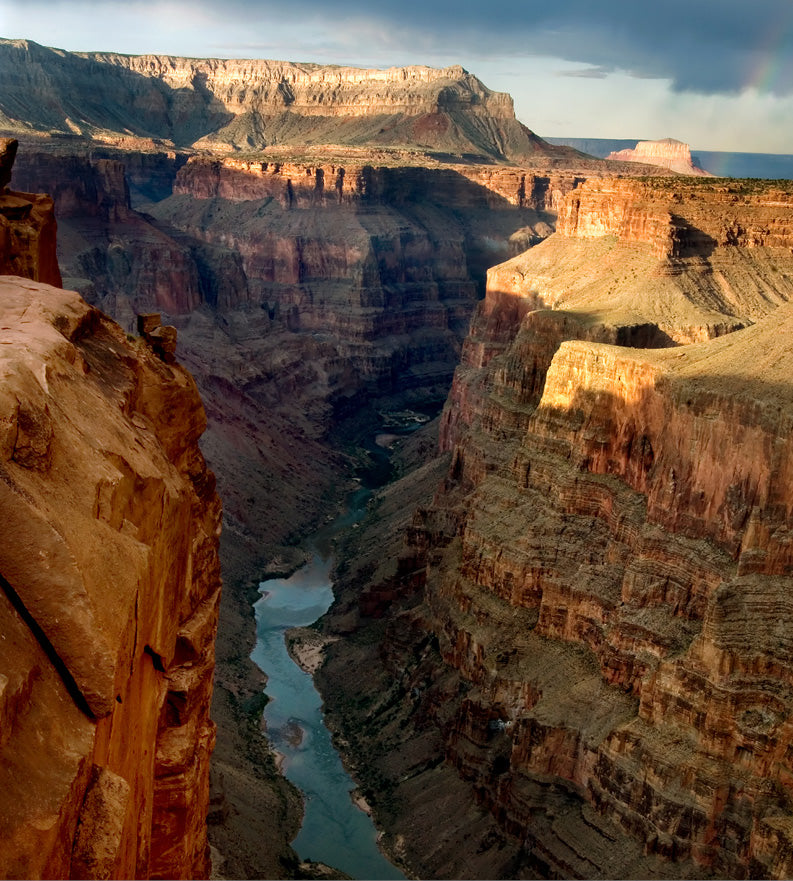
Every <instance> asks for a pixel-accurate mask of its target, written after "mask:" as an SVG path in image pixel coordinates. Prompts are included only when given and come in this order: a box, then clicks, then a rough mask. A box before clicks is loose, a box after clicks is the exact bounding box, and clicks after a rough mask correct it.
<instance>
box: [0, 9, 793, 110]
mask: <svg viewBox="0 0 793 881" xmlns="http://www.w3.org/2000/svg"><path fill="white" fill-rule="evenodd" d="M23 2H24V8H25V9H26V10H28V11H30V10H32V9H36V8H38V9H39V10H44V9H46V8H47V7H52V6H57V5H58V0H11V5H17V6H19V7H20V8H21V7H22V4H23ZM63 2H64V0H61V5H62V4H63ZM3 3H5V4H6V5H8V3H9V0H0V6H2V4H3ZM133 4H134V5H135V6H136V7H138V8H139V9H140V12H141V14H143V15H144V19H145V17H147V16H148V15H149V14H150V12H151V10H152V9H153V8H157V7H167V8H169V9H174V10H176V9H179V10H181V13H180V19H181V21H182V22H184V23H185V24H187V25H189V23H190V22H191V19H192V18H194V17H195V16H196V15H197V14H199V13H201V14H202V15H203V16H205V17H214V18H215V20H216V22H217V24H218V26H220V25H221V24H222V25H223V26H225V27H226V29H227V30H228V29H229V28H230V26H231V24H233V23H234V22H235V21H236V22H237V23H238V24H239V27H240V28H242V27H243V26H244V29H245V32H246V33H247V37H243V38H242V39H240V40H234V39H231V40H226V41H225V44H226V45H233V44H236V43H248V44H250V45H257V44H261V45H263V46H271V45H272V46H275V45H277V44H278V41H277V40H274V39H271V36H270V35H271V33H272V32H273V31H274V30H279V31H281V32H283V31H285V30H286V29H287V28H288V29H289V30H290V32H291V33H293V35H294V44H293V45H294V52H293V53H292V54H293V55H295V56H297V55H302V56H306V53H307V51H312V52H316V53H317V54H321V55H323V56H325V57H330V56H331V55H333V54H334V53H340V52H346V53H347V58H346V59H345V60H347V61H349V62H351V63H354V62H355V60H356V55H357V56H361V55H365V56H367V57H368V58H372V57H375V56H376V57H378V58H382V59H383V61H382V64H383V65H389V64H401V63H405V62H406V60H408V59H409V60H412V61H415V60H417V56H418V55H422V56H423V60H426V61H427V62H428V63H435V59H438V61H439V63H448V61H446V60H445V59H454V58H458V57H467V58H471V59H476V58H477V57H480V58H492V57H494V56H495V55H499V56H500V57H502V58H510V57H512V58H519V57H532V56H534V57H537V56H544V57H548V58H551V57H553V58H561V59H563V60H565V61H568V62H571V63H573V64H576V65H581V68H580V70H579V71H578V72H572V73H569V72H568V74H567V75H568V76H578V77H588V78H598V77H601V76H602V75H603V74H604V73H608V72H610V71H614V70H621V71H625V72H627V73H629V74H630V75H632V76H634V77H639V78H658V79H663V80H667V81H668V82H669V83H670V84H671V88H672V89H673V90H674V91H677V92H699V93H704V94H737V93H740V92H741V91H743V90H744V89H745V88H747V87H749V86H753V87H755V88H756V89H757V90H758V91H759V92H761V93H768V94H777V95H784V94H793V3H791V0H753V2H752V4H751V6H750V7H747V4H746V0H664V2H658V0H655V2H649V3H648V2H642V0H598V2H597V3H594V2H592V0H554V2H553V3H548V0H492V2H490V3H482V2H481V0H476V2H471V0H333V2H328V0H290V2H288V3H284V2H283V0H226V2H225V3H223V4H222V5H220V4H217V3H216V2H215V0H192V2H189V3H188V2H187V0H148V2H146V3H142V2H135V0H131V2H130V0H95V2H93V3H92V4H91V6H92V8H93V9H94V10H95V11H96V13H97V14H98V15H100V14H106V15H112V13H113V10H116V11H118V10H120V9H121V8H122V7H129V6H131V5H133ZM306 32H310V33H311V36H310V37H303V36H301V35H302V34H305V33H306ZM323 32H324V33H325V34H326V38H325V42H323V41H322V39H320V38H318V37H317V34H320V33H323ZM340 60H341V59H340Z"/></svg>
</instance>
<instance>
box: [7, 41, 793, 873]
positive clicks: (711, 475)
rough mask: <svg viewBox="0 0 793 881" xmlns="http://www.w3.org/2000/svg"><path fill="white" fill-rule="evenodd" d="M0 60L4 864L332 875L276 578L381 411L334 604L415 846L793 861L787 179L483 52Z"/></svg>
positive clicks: (29, 50)
mask: <svg viewBox="0 0 793 881" xmlns="http://www.w3.org/2000/svg"><path fill="white" fill-rule="evenodd" d="M0 77H2V81H3V83H4V88H3V90H2V94H1V95H0V114H1V115H0V123H1V124H0V128H2V130H3V132H4V133H6V134H7V135H8V138H7V139H6V141H4V149H5V152H4V154H3V156H4V157H5V158H4V159H3V160H2V161H0V172H1V173H2V177H0V186H2V188H3V191H2V195H0V221H1V222H2V223H0V260H2V270H3V272H4V273H5V274H4V275H3V276H2V277H0V286H1V287H2V293H0V311H2V313H3V323H2V331H1V332H2V335H3V339H2V341H3V343H4V345H3V347H2V350H3V351H2V354H3V357H4V359H5V366H4V371H3V375H4V382H3V387H2V394H3V400H4V405H3V411H4V414H5V415H4V416H3V418H2V420H0V429H2V438H3V444H2V449H3V451H4V458H3V465H2V471H3V481H2V482H0V486H3V487H4V495H3V508H2V510H3V516H4V519H5V522H6V524H7V526H6V529H7V535H8V537H9V539H7V540H5V541H4V544H3V548H4V550H3V562H2V567H0V575H2V579H3V591H2V593H1V594H0V597H1V598H2V600H3V602H4V604H5V610H4V612H3V618H2V620H3V634H4V640H3V642H2V657H3V666H2V668H0V687H1V688H2V690H0V722H2V728H0V750H2V753H1V754H2V759H3V763H2V773H3V775H4V779H5V781H6V785H4V786H3V787H0V791H2V793H3V795H2V799H3V807H2V809H1V811H0V828H2V829H3V830H4V831H3V835H2V836H0V837H1V838H2V842H1V843H0V847H1V848H2V850H1V851H0V853H1V854H2V855H0V870H2V873H3V875H4V876H7V877H46V876H53V877H55V876H58V877H67V876H69V877H97V878H98V877H204V876H208V874H209V872H210V858H211V857H212V858H213V861H214V871H215V873H216V874H217V875H218V876H220V877H314V876H315V875H317V874H318V873H321V872H322V871H323V869H322V867H317V866H314V865H310V864H307V863H301V861H300V859H299V858H298V857H297V855H296V854H295V853H294V851H293V850H292V849H291V847H290V841H291V840H292V839H293V838H294V836H295V834H296V832H297V829H298V828H299V824H300V815H301V807H300V797H299V794H298V793H297V792H296V791H295V790H294V789H293V787H291V786H290V785H289V784H288V783H287V782H286V781H285V780H284V779H283V778H282V777H281V776H280V775H279V774H278V772H277V768H276V767H275V763H274V760H273V755H272V751H271V750H270V748H269V747H268V745H267V742H266V740H265V738H264V737H263V735H262V731H261V722H260V720H261V711H262V706H263V701H264V700H266V698H265V697H263V690H264V693H266V683H265V679H264V677H262V676H261V674H260V673H259V672H258V671H257V670H256V669H255V668H254V666H253V665H252V664H251V662H250V661H249V657H248V656H249V654H250V649H251V646H252V643H253V639H254V636H253V616H252V611H251V601H252V599H253V598H255V597H256V596H257V586H258V583H259V581H260V580H262V578H264V577H265V576H267V575H284V574H287V573H290V572H292V571H294V570H295V569H297V568H298V567H299V566H300V565H301V564H302V563H303V562H305V561H306V559H307V558H308V550H307V546H306V544H305V541H306V539H307V538H308V537H309V536H310V535H311V534H312V533H313V532H315V531H316V530H317V529H318V528H319V527H320V526H321V525H323V524H324V523H325V522H326V521H327V520H328V519H329V518H331V517H332V516H333V515H334V514H336V513H337V512H338V511H339V510H341V508H342V507H343V505H344V503H345V499H346V497H347V495H348V493H349V492H350V490H351V489H353V488H354V487H355V486H356V485H357V483H356V481H360V480H362V479H363V480H364V481H366V480H367V479H368V477H371V475H372V474H373V471H374V469H375V466H376V465H377V462H378V461H379V460H378V459H377V448H376V445H375V449H374V453H375V456H374V457H373V455H372V444H371V440H372V438H373V437H374V436H375V435H376V434H378V433H379V434H380V435H388V434H391V437H390V438H388V439H386V440H385V441H384V443H389V444H391V451H390V465H389V467H390V477H389V480H388V481H387V483H386V484H385V485H384V486H382V487H381V488H380V489H377V490H376V491H375V494H374V496H373V499H372V501H371V503H370V506H369V514H368V516H367V518H366V519H365V520H364V521H363V522H362V524H361V525H360V527H359V528H357V529H355V530H350V531H349V533H348V534H347V535H345V536H342V537H341V538H340V539H339V541H338V543H337V546H336V551H335V553H336V573H335V581H336V592H337V597H336V602H335V604H334V606H333V608H332V609H331V610H330V612H329V613H328V614H327V615H326V616H325V617H324V618H323V619H322V620H321V621H320V622H319V624H318V625H317V626H316V627H315V628H314V630H313V631H312V634H311V636H310V637H309V639H314V640H316V639H317V631H318V632H319V635H320V636H321V637H322V639H321V640H320V642H321V644H322V646H323V657H322V664H321V666H319V668H318V669H317V671H316V681H317V684H318V686H319V688H320V691H321V693H322V695H323V699H324V701H325V706H326V716H327V722H328V725H329V726H330V727H331V730H332V731H333V733H334V735H335V738H336V741H337V743H338V744H339V746H340V749H341V751H342V753H343V755H344V757H345V760H346V762H347V763H348V766H349V767H350V769H351V770H352V772H353V774H354V775H355V777H356V780H357V782H358V784H359V787H360V794H361V796H362V797H363V798H364V799H365V801H366V803H367V804H368V805H369V806H370V808H371V810H372V813H373V817H374V819H375V821H376V822H377V823H378V825H379V828H380V829H381V833H382V843H383V847H384V849H385V851H386V853H387V854H388V855H389V857H390V858H391V859H392V860H393V861H394V862H395V863H396V864H398V865H399V866H400V867H401V868H402V869H403V871H405V873H406V874H408V875H410V876H413V877H441V878H442V877H459V878H467V877H510V878H513V877H514V878H517V877H526V878H533V877H582V878H587V877H603V878H607V877H672V878H674V877H702V876H713V877H732V878H745V877H773V878H782V877H789V876H790V874H791V873H793V838H792V836H793V791H791V788H792V787H793V766H792V765H791V762H793V741H791V736H792V735H793V729H791V722H790V718H791V716H790V713H791V701H793V691H791V685H792V684H793V683H791V670H793V666H791V665H793V657H791V649H790V640H789V635H788V634H789V631H790V624H791V616H792V615H793V610H791V608H790V598H789V592H790V587H791V584H793V582H791V574H792V573H791V566H793V556H792V552H791V547H792V545H791V535H793V532H791V530H792V529H793V523H791V517H792V516H793V514H792V513H791V511H792V508H793V500H791V493H790V478H791V471H792V470H793V449H791V441H790V437H791V427H792V426H791V421H792V420H793V387H792V386H791V385H790V376H791V368H793V363H791V359H793V354H791V352H793V348H792V347H791V345H790V341H791V334H793V313H792V312H791V306H790V301H791V299H792V295H793V186H792V185H791V184H790V182H788V181H773V182H767V181H761V182H757V181H736V180H728V179H721V178H709V177H706V176H701V175H697V174H696V173H693V174H691V175H689V176H684V175H682V174H670V172H672V171H675V170H676V166H675V164H676V163H682V164H683V165H684V166H685V168H684V169H683V168H681V169H679V170H685V171H688V172H690V171H692V170H694V169H693V166H692V165H691V163H690V154H689V153H688V150H687V148H685V145H682V144H679V143H677V142H661V146H660V147H658V146H657V145H656V147H646V148H642V149H641V150H637V151H636V154H635V155H632V156H630V157H627V156H623V157H619V156H618V157H615V158H614V159H612V160H597V159H593V158H592V157H588V156H585V155H583V154H580V153H578V152H577V151H574V150H571V149H569V148H563V147H554V146H553V145H551V144H549V143H547V142H546V141H544V140H543V139H541V138H539V137H537V136H536V135H535V134H534V133H533V132H532V131H530V130H529V129H528V128H527V127H526V126H524V125H523V124H522V123H520V122H519V121H518V120H517V119H516V118H515V115H514V110H513V107H512V102H511V99H510V98H509V96H507V95H505V94H503V93H498V92H493V91H491V90H490V89H488V88H487V87H486V86H485V85H484V84H483V83H482V82H481V81H479V80H478V79H477V78H476V77H474V76H472V75H471V74H470V73H468V72H467V71H465V70H464V69H463V68H462V67H459V66H450V67H447V68H444V69H433V68H428V67H423V66H411V67H406V68H391V69H389V70H359V69H355V68H341V67H333V66H322V65H316V64H293V63H288V62H259V61H234V60H218V59H186V58H179V57H176V56H156V55H148V56H128V55H120V54H116V53H111V52H90V53H87V52H86V53H72V52H65V51H63V50H55V49H50V48H47V47H44V46H40V45H38V44H37V43H34V42H32V41H25V40H2V41H0ZM96 94H101V95H102V96H104V99H105V100H102V101H97V100H95V99H94V96H95V95H96ZM12 138H13V140H12ZM17 143H18V146H17ZM659 156H660V158H661V160H663V161H666V162H667V165H666V166H664V165H659V164H658V163H657V161H656V162H652V161H650V160H658V158H659ZM643 158H644V159H646V160H647V164H643V163H642V161H641V160H642V159H643ZM670 163H671V164H670ZM694 171H695V170H694ZM11 187H13V188H11ZM32 194H47V195H32ZM56 220H57V244H56V233H55V223H56ZM56 247H57V259H56V250H55V249H56ZM108 316H110V317H108ZM140 316H142V317H143V322H142V323H139V317H140ZM174 343H175V354H176V357H174ZM188 371H189V372H188ZM199 395H200V397H199ZM202 402H203V403H202ZM419 413H421V414H427V415H432V416H433V417H434V418H431V419H430V420H429V421H428V422H427V424H426V425H425V426H424V427H422V428H420V429H418V430H417V431H415V432H414V433H412V434H410V435H409V436H408V435H402V436H401V437H400V436H399V433H398V432H391V431H390V429H392V428H393V426H394V425H395V424H399V420H400V419H403V420H404V418H405V416H406V414H407V417H408V418H410V417H412V416H415V415H416V414H419ZM199 438H200V439H201V440H200V441H199ZM199 443H200V446H199ZM380 449H381V450H382V447H381V448H380ZM205 457H206V462H205ZM207 463H208V465H207ZM210 469H211V470H210ZM216 479H217V487H216V484H215V480H216ZM370 482H372V483H376V482H377V481H375V480H372V481H370ZM381 482H382V481H381ZM221 499H222V503H223V515H222V516H223V530H222V532H221V531H220V518H221V508H220V500H221ZM221 571H222V575H223V584H224V586H223V591H222V598H221V591H220V581H221V579H220V574H221ZM304 638H305V634H304ZM300 639H301V637H300V635H299V634H297V635H296V636H295V640H296V644H298V643H299V641H300ZM215 658H216V661H215ZM213 670H214V692H213V690H212V677H213ZM351 670H354V671H356V672H357V675H354V676H353V675H350V671H351ZM210 701H211V712H210ZM210 716H211V719H210ZM213 748H214V753H213V755H212V758H211V759H210V753H211V752H212V750H213ZM45 755H46V756H47V757H48V758H47V759H46V761H45V759H44V756H45Z"/></svg>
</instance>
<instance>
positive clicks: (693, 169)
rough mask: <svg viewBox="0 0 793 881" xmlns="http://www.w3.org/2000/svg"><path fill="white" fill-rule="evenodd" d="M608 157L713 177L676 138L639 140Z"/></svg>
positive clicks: (680, 172) (698, 175)
mask: <svg viewBox="0 0 793 881" xmlns="http://www.w3.org/2000/svg"><path fill="white" fill-rule="evenodd" d="M606 158H607V159H616V160H618V161H620V162H643V163H645V164H647V165H660V166H661V167H662V168H666V169H668V170H669V171H674V172H677V173H678V174H690V175H695V176H697V177H712V175H711V174H710V172H707V171H704V170H703V169H702V168H700V167H699V166H698V165H696V164H695V163H694V160H693V159H692V158H691V148H690V147H689V146H688V144H684V143H683V142H682V141H676V140H675V139H674V138H664V139H663V140H660V141H639V143H638V144H637V145H636V146H635V147H634V148H633V149H627V150H617V151H615V152H613V153H609V155H608V156H607V157H606Z"/></svg>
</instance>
